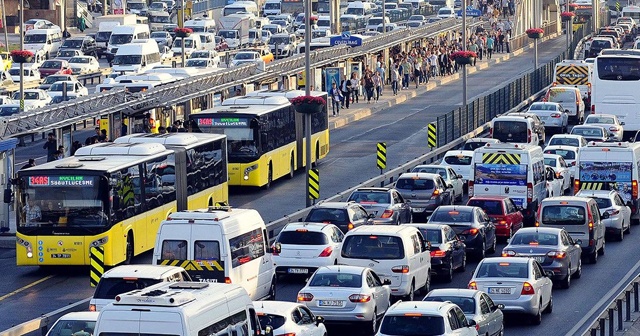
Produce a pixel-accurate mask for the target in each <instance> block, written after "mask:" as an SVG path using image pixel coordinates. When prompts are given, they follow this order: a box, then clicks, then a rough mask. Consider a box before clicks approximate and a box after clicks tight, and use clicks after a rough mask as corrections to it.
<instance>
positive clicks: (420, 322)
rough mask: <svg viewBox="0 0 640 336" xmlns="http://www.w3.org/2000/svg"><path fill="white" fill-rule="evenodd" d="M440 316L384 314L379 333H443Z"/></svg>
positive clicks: (415, 335)
mask: <svg viewBox="0 0 640 336" xmlns="http://www.w3.org/2000/svg"><path fill="white" fill-rule="evenodd" d="M445 331H446V330H445V328H444V319H443V318H442V317H441V316H429V315H422V314H420V316H407V315H385V317H384V319H383V320H382V325H381V326H380V333H381V334H384V335H392V336H437V335H444V334H445Z"/></svg>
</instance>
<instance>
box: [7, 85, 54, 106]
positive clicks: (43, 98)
mask: <svg viewBox="0 0 640 336" xmlns="http://www.w3.org/2000/svg"><path fill="white" fill-rule="evenodd" d="M13 100H15V101H17V102H20V91H18V92H14V93H13ZM50 101H51V96H49V95H48V94H47V92H46V91H45V90H41V89H28V90H24V106H25V110H26V108H27V106H29V107H30V108H40V107H44V106H45V105H47V104H49V102H50Z"/></svg>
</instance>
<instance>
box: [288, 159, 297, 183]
mask: <svg viewBox="0 0 640 336" xmlns="http://www.w3.org/2000/svg"><path fill="white" fill-rule="evenodd" d="M295 172H296V166H295V163H294V161H293V155H291V163H289V175H288V176H287V177H288V178H289V179H292V178H293V175H294V174H295Z"/></svg>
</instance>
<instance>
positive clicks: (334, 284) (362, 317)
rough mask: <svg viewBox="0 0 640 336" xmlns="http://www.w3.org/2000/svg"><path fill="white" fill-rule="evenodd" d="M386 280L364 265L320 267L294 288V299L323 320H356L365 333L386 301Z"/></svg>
mask: <svg viewBox="0 0 640 336" xmlns="http://www.w3.org/2000/svg"><path fill="white" fill-rule="evenodd" d="M390 284H391V281H390V280H385V281H384V282H383V281H382V280H380V278H379V277H378V275H377V274H376V273H375V272H374V271H373V270H372V269H370V268H368V267H359V266H344V265H333V266H327V267H321V268H319V269H318V270H317V271H316V272H315V273H313V276H311V279H309V281H308V282H307V284H306V285H305V286H304V287H303V288H302V289H301V290H300V292H298V303H301V304H304V305H306V306H307V308H309V309H310V310H311V311H312V312H313V313H314V314H315V315H320V316H322V317H324V318H325V320H326V321H327V322H334V323H354V322H356V323H357V322H360V323H363V324H364V325H365V326H366V330H367V331H369V334H375V332H376V331H377V329H378V320H379V319H380V318H382V316H384V313H385V312H386V311H387V309H388V308H389V305H390V304H389V300H390V297H391V288H390V287H389V285H390Z"/></svg>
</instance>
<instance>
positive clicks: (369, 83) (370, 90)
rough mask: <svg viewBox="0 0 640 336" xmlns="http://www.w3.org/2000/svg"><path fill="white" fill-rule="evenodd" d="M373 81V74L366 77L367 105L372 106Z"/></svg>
mask: <svg viewBox="0 0 640 336" xmlns="http://www.w3.org/2000/svg"><path fill="white" fill-rule="evenodd" d="M373 87H374V85H373V79H372V78H371V74H369V73H367V74H366V75H364V89H365V91H366V92H367V104H371V98H372V97H373Z"/></svg>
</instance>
